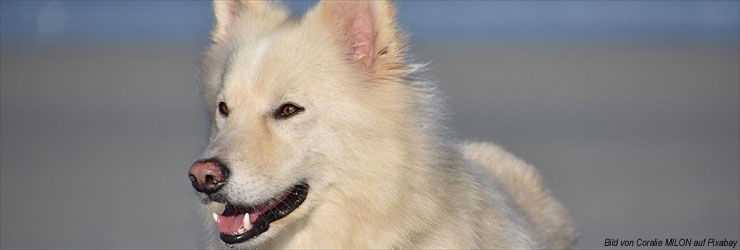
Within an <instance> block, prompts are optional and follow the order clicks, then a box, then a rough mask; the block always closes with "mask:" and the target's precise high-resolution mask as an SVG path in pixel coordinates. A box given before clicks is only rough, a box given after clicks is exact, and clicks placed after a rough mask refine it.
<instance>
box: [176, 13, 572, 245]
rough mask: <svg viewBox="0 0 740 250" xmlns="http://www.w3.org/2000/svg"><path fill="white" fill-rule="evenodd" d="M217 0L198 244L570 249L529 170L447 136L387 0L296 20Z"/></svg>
mask: <svg viewBox="0 0 740 250" xmlns="http://www.w3.org/2000/svg"><path fill="white" fill-rule="evenodd" d="M213 7H214V14H215V15H214V16H215V25H214V29H213V31H212V40H213V43H212V45H211V46H210V48H209V50H208V52H207V53H206V55H205V58H204V61H203V72H202V91H203V94H204V96H205V103H206V105H207V107H208V109H209V110H210V111H211V113H210V114H211V117H212V118H213V128H212V134H211V138H210V143H209V145H208V147H207V149H206V150H205V152H204V153H203V156H202V158H201V159H200V160H198V161H196V163H194V164H193V166H192V167H191V169H190V173H189V177H190V180H191V181H192V183H193V187H194V188H195V189H196V190H197V191H198V193H197V195H198V196H199V197H200V200H201V202H202V204H203V206H202V208H203V209H202V210H203V213H202V215H203V217H204V218H206V223H204V224H205V227H206V229H207V230H206V231H208V235H209V236H208V237H207V242H205V243H206V245H205V247H211V248H223V247H227V246H230V247H237V248H455V249H460V248H508V249H511V248H569V247H571V244H572V242H573V239H574V229H573V226H572V224H571V219H570V218H569V216H568V214H567V211H566V210H565V209H564V208H563V206H562V205H561V204H560V203H559V202H558V201H557V200H556V199H555V198H553V197H552V195H551V194H550V191H549V190H548V189H547V187H545V185H544V184H543V182H542V180H541V178H540V176H539V175H538V173H537V171H536V170H535V169H534V168H532V167H531V166H529V165H527V164H526V163H524V162H523V161H521V160H519V159H517V158H516V157H514V156H513V155H511V154H509V153H507V152H505V151H503V150H501V149H500V148H498V147H496V146H494V145H492V144H487V143H470V144H462V145H460V144H457V143H455V142H454V141H453V140H451V139H449V138H448V136H447V135H446V134H447V133H446V129H445V128H444V127H443V126H442V125H440V122H439V120H440V117H441V113H442V111H441V110H442V107H441V104H440V102H439V100H438V98H437V96H436V89H435V87H434V86H433V85H432V84H431V83H428V82H425V81H421V80H418V78H417V77H415V76H416V75H417V74H418V73H419V71H420V68H421V67H420V66H419V65H416V64H410V63H408V59H407V58H406V55H405V51H404V36H403V34H402V33H401V31H400V30H399V28H398V25H397V21H396V19H395V14H396V10H395V8H394V6H393V5H392V4H391V3H390V2H387V1H324V2H321V3H319V4H318V6H317V7H315V8H313V9H312V10H310V11H309V12H308V13H307V14H306V15H305V16H304V17H302V18H301V19H294V18H292V17H291V15H290V13H289V11H287V10H286V9H285V8H284V7H282V6H281V5H280V3H275V2H265V1H255V2H252V1H216V2H214V4H213ZM214 220H215V222H214Z"/></svg>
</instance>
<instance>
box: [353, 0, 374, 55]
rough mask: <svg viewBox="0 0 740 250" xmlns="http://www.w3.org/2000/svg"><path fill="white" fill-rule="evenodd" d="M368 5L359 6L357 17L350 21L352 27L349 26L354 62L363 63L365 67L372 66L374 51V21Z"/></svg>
mask: <svg viewBox="0 0 740 250" xmlns="http://www.w3.org/2000/svg"><path fill="white" fill-rule="evenodd" d="M370 11H371V10H370V8H369V6H367V5H361V6H358V7H357V9H355V11H354V13H355V16H354V17H353V18H352V19H350V20H351V22H352V23H351V25H350V26H349V35H350V41H351V43H352V49H351V51H350V56H351V57H352V60H356V61H362V63H363V64H365V66H368V67H369V66H370V65H371V64H372V58H371V56H372V51H373V49H374V48H373V42H374V41H373V39H374V35H373V20H372V13H370Z"/></svg>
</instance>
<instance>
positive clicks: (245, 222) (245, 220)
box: [244, 213, 252, 229]
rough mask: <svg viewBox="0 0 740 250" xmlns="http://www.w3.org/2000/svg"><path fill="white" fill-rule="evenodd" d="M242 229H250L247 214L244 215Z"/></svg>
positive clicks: (250, 224)
mask: <svg viewBox="0 0 740 250" xmlns="http://www.w3.org/2000/svg"><path fill="white" fill-rule="evenodd" d="M244 228H247V229H249V228H252V223H251V222H250V221H249V214H248V213H247V214H244Z"/></svg>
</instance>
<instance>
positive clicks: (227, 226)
mask: <svg viewBox="0 0 740 250" xmlns="http://www.w3.org/2000/svg"><path fill="white" fill-rule="evenodd" d="M306 195H308V184H305V183H301V184H297V185H295V186H293V188H291V189H290V190H287V191H285V192H284V193H283V194H282V195H280V196H278V197H275V198H272V199H270V200H269V201H267V202H264V203H261V204H256V205H238V204H230V203H228V202H227V203H226V209H224V211H223V213H222V214H216V213H213V219H214V220H215V221H216V224H217V225H218V230H219V231H220V232H221V240H222V241H224V242H226V243H227V244H236V243H241V242H245V241H247V240H250V239H253V238H255V237H257V236H258V235H260V234H262V233H264V232H266V231H267V229H269V228H270V223H271V222H273V221H276V220H279V219H281V218H283V217H285V216H287V215H288V214H290V213H291V212H293V210H295V209H296V208H298V206H300V205H301V203H303V201H304V200H306Z"/></svg>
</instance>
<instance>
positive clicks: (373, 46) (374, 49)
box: [311, 0, 404, 74]
mask: <svg viewBox="0 0 740 250" xmlns="http://www.w3.org/2000/svg"><path fill="white" fill-rule="evenodd" d="M311 15H314V16H313V17H311V18H316V17H315V16H318V18H319V19H321V22H322V23H324V25H327V26H328V28H329V29H330V30H331V32H332V34H333V36H334V37H335V38H336V39H338V41H339V42H340V43H341V44H342V45H343V46H345V48H346V50H347V55H348V58H349V59H350V60H353V61H356V62H358V63H359V64H360V65H361V66H363V67H364V68H365V69H367V70H368V71H369V72H371V73H374V74H383V73H389V72H387V71H388V70H394V69H395V70H397V69H398V68H399V67H398V66H399V65H398V64H399V63H401V62H402V61H403V56H404V55H403V52H404V51H403V48H404V46H403V35H402V33H401V32H400V31H399V29H398V27H397V24H396V8H395V7H394V6H393V4H392V3H391V2H390V1H388V0H379V1H378V0H374V1H326V0H325V1H322V2H321V3H319V6H318V7H317V8H316V10H315V13H311Z"/></svg>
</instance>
